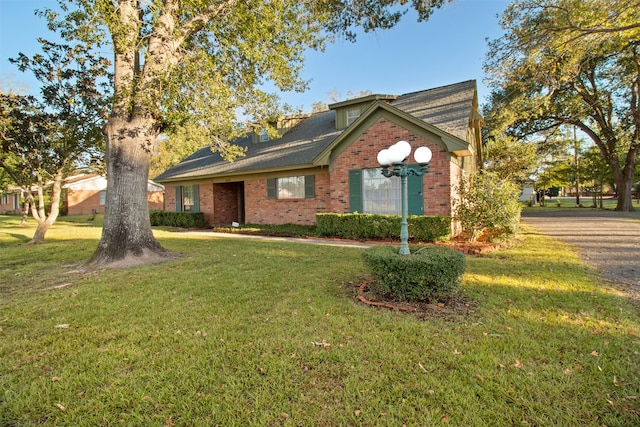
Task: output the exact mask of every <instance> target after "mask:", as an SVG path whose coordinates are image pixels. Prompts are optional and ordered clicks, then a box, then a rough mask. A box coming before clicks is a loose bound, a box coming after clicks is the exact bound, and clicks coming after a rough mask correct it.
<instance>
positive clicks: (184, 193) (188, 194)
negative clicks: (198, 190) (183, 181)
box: [180, 185, 195, 212]
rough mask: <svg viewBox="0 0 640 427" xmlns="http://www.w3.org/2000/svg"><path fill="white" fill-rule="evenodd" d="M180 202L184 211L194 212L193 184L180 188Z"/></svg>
mask: <svg viewBox="0 0 640 427" xmlns="http://www.w3.org/2000/svg"><path fill="white" fill-rule="evenodd" d="M180 196H181V197H182V200H180V204H181V205H182V212H192V211H193V209H194V207H195V198H194V188H193V185H183V186H182V188H181V190H180Z"/></svg>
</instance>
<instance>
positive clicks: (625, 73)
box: [486, 0, 640, 211]
mask: <svg viewBox="0 0 640 427" xmlns="http://www.w3.org/2000/svg"><path fill="white" fill-rule="evenodd" d="M502 26H503V28H504V30H505V35H504V36H503V37H501V38H499V39H498V40H494V41H492V42H491V43H490V49H489V52H488V54H487V58H488V59H487V61H486V70H487V73H488V75H489V81H490V84H491V85H492V86H493V88H494V90H493V93H492V96H491V100H490V102H491V105H492V109H491V112H492V115H493V116H494V117H493V118H492V120H496V121H499V122H501V123H503V125H504V126H505V127H506V128H507V129H508V130H509V132H510V133H511V134H512V135H515V136H517V137H519V138H522V139H524V138H527V137H529V136H531V135H535V134H536V133H538V132H544V131H549V130H552V129H555V128H558V127H561V126H564V125H572V126H576V127H577V128H578V129H579V130H581V131H582V132H584V133H585V134H586V135H588V137H589V138H590V139H591V140H592V141H593V142H594V144H595V145H596V146H597V147H598V148H599V150H600V152H601V154H602V156H603V158H604V159H605V161H606V162H607V163H608V164H609V166H610V167H611V170H612V172H613V175H614V178H615V181H616V185H617V187H618V192H619V199H618V206H617V209H618V210H625V211H626V210H633V207H632V205H631V187H632V183H633V176H634V172H635V167H636V164H637V162H638V154H639V152H640V104H639V102H640V51H639V49H640V1H638V0H543V1H540V0H535V1H534V0H522V1H518V2H514V3H512V4H511V5H510V6H509V7H508V8H507V9H506V11H505V12H504V15H503V17H502Z"/></svg>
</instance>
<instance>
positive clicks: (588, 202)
mask: <svg viewBox="0 0 640 427" xmlns="http://www.w3.org/2000/svg"><path fill="white" fill-rule="evenodd" d="M617 203H618V202H617V200H615V199H611V198H609V199H604V200H603V201H602V208H603V209H606V210H614V209H615V208H616V205H617ZM580 204H581V205H582V208H585V209H591V208H592V206H593V199H592V198H591V197H584V196H583V197H580ZM631 204H632V205H633V207H634V208H636V209H640V202H638V199H636V198H634V199H633V200H632V201H631ZM599 206H600V202H599V201H598V209H599ZM559 208H560V209H566V208H576V198H575V197H546V198H545V206H540V205H539V204H536V205H534V206H528V203H523V210H525V211H532V212H535V211H537V210H540V209H545V210H555V209H559Z"/></svg>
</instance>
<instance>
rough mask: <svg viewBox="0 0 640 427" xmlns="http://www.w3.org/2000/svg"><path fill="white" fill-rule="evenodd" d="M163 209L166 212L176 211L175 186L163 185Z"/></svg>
mask: <svg viewBox="0 0 640 427" xmlns="http://www.w3.org/2000/svg"><path fill="white" fill-rule="evenodd" d="M164 210H165V211H167V212H175V211H176V187H175V186H172V185H165V187H164Z"/></svg>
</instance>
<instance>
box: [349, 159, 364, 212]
mask: <svg viewBox="0 0 640 427" xmlns="http://www.w3.org/2000/svg"><path fill="white" fill-rule="evenodd" d="M349 211H350V212H362V171H361V170H359V169H353V170H350V171H349Z"/></svg>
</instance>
